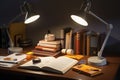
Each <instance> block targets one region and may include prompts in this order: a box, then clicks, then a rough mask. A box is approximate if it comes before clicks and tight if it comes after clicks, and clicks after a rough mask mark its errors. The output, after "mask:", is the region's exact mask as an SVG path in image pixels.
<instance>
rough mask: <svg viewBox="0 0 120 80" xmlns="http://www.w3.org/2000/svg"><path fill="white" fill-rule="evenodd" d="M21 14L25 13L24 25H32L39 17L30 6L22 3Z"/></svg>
mask: <svg viewBox="0 0 120 80" xmlns="http://www.w3.org/2000/svg"><path fill="white" fill-rule="evenodd" d="M21 9H22V11H23V12H26V15H25V22H24V23H25V24H29V23H32V22H34V21H36V20H37V19H39V17H40V15H38V14H36V12H35V11H34V10H33V9H32V8H31V5H30V4H29V3H27V2H26V1H24V4H23V6H22V7H21Z"/></svg>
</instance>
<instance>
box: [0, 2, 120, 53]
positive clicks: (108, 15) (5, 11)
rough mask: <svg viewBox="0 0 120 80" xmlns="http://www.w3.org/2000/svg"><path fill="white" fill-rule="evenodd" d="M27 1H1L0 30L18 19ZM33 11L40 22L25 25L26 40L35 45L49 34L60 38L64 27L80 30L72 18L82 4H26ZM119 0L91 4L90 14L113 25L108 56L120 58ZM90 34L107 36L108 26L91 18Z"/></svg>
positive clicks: (107, 46) (107, 47)
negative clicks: (95, 33) (29, 5)
mask: <svg viewBox="0 0 120 80" xmlns="http://www.w3.org/2000/svg"><path fill="white" fill-rule="evenodd" d="M23 1H24V0H1V1H0V26H2V25H3V24H8V23H9V22H10V21H11V20H12V19H13V18H14V17H15V16H16V15H18V14H19V13H20V5H22V4H23ZM27 1H28V2H29V3H30V4H31V5H32V7H34V9H35V10H36V11H37V12H38V13H39V14H40V19H39V20H38V21H36V22H34V23H31V24H28V25H26V26H27V27H26V33H27V37H28V38H31V39H32V40H33V43H34V44H35V45H36V44H37V42H38V41H39V40H40V39H43V38H44V34H45V33H47V30H48V29H49V30H51V32H52V33H55V34H56V37H59V36H60V35H59V32H60V29H62V28H64V27H73V28H76V29H78V28H81V26H80V25H78V24H76V23H74V22H73V21H72V20H71V19H70V18H69V14H70V13H72V12H74V11H76V10H79V8H80V6H81V4H82V2H83V0H27ZM119 7H120V5H119V0H92V7H91V11H92V12H94V13H95V14H96V15H97V16H99V17H101V18H102V19H103V20H105V21H106V22H108V23H111V24H113V26H114V28H113V30H112V32H111V35H110V37H109V40H108V42H107V45H106V48H105V50H104V52H105V54H111V53H112V54H113V55H120V16H119V15H120V9H119ZM88 20H89V26H88V28H89V29H91V30H95V31H97V32H106V30H105V29H106V26H105V25H104V24H103V23H101V22H99V21H98V20H96V19H94V18H93V17H92V16H90V15H88Z"/></svg>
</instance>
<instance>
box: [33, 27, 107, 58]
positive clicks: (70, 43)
mask: <svg viewBox="0 0 120 80" xmlns="http://www.w3.org/2000/svg"><path fill="white" fill-rule="evenodd" d="M104 37H105V34H104V33H101V34H100V33H98V32H95V31H91V30H88V29H81V30H79V31H74V29H72V28H65V29H62V30H61V31H60V39H59V40H54V41H45V40H44V39H42V40H39V41H38V43H37V45H36V46H35V49H34V50H33V52H35V54H39V55H45V56H46V55H50V56H53V55H57V54H59V53H60V52H61V49H73V50H74V54H77V55H79V54H81V55H87V56H91V55H92V56H93V55H97V53H98V51H99V50H100V48H101V45H102V43H103V41H104Z"/></svg>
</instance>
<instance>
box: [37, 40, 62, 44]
mask: <svg viewBox="0 0 120 80" xmlns="http://www.w3.org/2000/svg"><path fill="white" fill-rule="evenodd" d="M39 43H40V44H60V40H55V41H45V40H40V41H39Z"/></svg>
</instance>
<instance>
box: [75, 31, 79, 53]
mask: <svg viewBox="0 0 120 80" xmlns="http://www.w3.org/2000/svg"><path fill="white" fill-rule="evenodd" d="M74 43H75V44H74V47H75V48H74V49H75V54H76V55H78V54H80V34H79V32H77V33H76V35H75V42H74Z"/></svg>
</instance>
